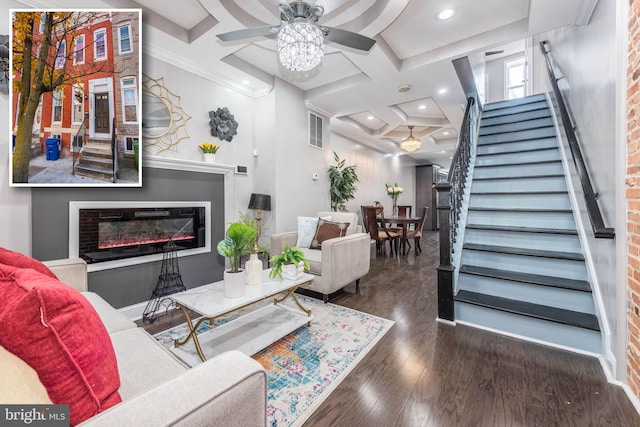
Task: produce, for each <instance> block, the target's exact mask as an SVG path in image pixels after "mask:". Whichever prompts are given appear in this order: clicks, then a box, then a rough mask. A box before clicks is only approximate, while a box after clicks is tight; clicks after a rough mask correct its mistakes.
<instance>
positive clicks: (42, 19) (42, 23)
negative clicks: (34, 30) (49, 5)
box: [39, 13, 47, 33]
mask: <svg viewBox="0 0 640 427" xmlns="http://www.w3.org/2000/svg"><path fill="white" fill-rule="evenodd" d="M46 21H47V14H46V13H41V14H40V28H39V30H40V32H41V33H43V32H44V23H45V22H46Z"/></svg>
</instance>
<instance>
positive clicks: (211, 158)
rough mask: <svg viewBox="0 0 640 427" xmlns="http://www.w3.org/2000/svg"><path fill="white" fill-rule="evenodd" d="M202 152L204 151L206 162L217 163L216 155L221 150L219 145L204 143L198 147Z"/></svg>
mask: <svg viewBox="0 0 640 427" xmlns="http://www.w3.org/2000/svg"><path fill="white" fill-rule="evenodd" d="M198 148H199V149H200V151H202V155H203V156H204V161H205V162H207V163H215V162H216V153H217V152H218V149H219V148H220V146H219V145H216V144H212V143H210V142H203V143H202V144H200V145H198Z"/></svg>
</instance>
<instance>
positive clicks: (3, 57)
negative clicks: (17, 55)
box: [0, 35, 9, 93]
mask: <svg viewBox="0 0 640 427" xmlns="http://www.w3.org/2000/svg"><path fill="white" fill-rule="evenodd" d="M0 92H2V93H9V36H4V35H0Z"/></svg>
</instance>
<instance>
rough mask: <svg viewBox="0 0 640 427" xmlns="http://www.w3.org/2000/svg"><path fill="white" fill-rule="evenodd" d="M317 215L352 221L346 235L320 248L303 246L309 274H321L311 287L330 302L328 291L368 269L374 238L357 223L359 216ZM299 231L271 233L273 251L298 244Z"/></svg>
mask: <svg viewBox="0 0 640 427" xmlns="http://www.w3.org/2000/svg"><path fill="white" fill-rule="evenodd" d="M316 216H317V217H323V218H325V217H331V221H334V222H343V223H346V222H348V223H349V227H347V231H346V235H345V236H344V237H336V238H333V239H328V240H325V241H324V242H322V245H321V249H310V248H300V249H302V251H303V252H304V254H305V257H306V259H307V261H309V265H310V267H311V268H310V269H309V273H311V274H314V275H316V276H318V277H317V278H315V279H314V280H313V284H312V285H311V286H310V287H309V289H311V290H313V291H316V292H319V293H321V294H322V295H323V299H324V302H328V300H329V294H331V293H333V292H335V291H337V290H339V289H342V288H344V287H345V286H346V285H348V284H349V283H352V282H354V281H355V282H356V289H359V285H360V278H361V277H362V276H364V275H365V274H367V273H368V272H369V266H370V253H371V238H370V237H369V235H368V234H367V233H363V232H362V227H361V226H360V225H358V215H356V214H355V213H351V212H318V214H317V215H316ZM297 240H298V232H297V231H292V232H286V233H278V234H273V235H271V253H272V254H274V255H275V254H279V253H280V252H282V249H283V248H284V246H285V244H289V246H295V245H296V242H297Z"/></svg>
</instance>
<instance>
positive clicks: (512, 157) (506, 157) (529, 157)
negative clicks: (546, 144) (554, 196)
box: [476, 147, 562, 171]
mask: <svg viewBox="0 0 640 427" xmlns="http://www.w3.org/2000/svg"><path fill="white" fill-rule="evenodd" d="M546 161H557V162H558V163H559V164H560V165H562V163H560V152H559V151H558V147H552V148H546V149H544V150H538V151H525V152H522V153H503V154H491V155H486V156H478V157H477V158H476V166H498V167H499V166H502V165H508V164H510V163H530V162H546ZM518 166H519V165H518ZM560 171H562V168H560Z"/></svg>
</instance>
